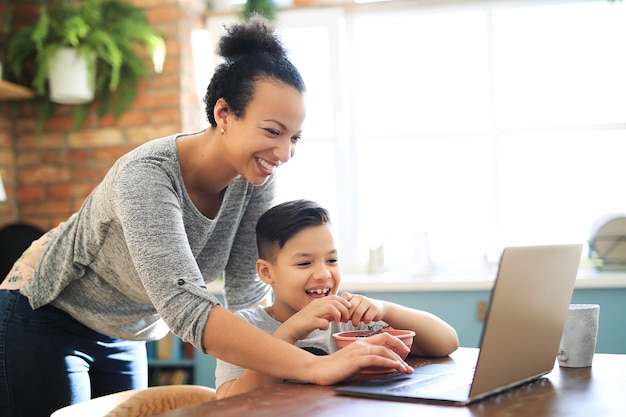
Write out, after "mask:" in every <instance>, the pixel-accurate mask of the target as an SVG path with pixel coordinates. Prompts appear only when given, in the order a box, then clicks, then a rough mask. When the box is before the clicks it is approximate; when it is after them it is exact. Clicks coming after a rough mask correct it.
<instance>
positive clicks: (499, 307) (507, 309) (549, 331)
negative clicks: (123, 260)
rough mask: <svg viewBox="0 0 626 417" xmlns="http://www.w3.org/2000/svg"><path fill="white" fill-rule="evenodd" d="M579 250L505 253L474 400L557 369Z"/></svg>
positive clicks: (573, 247)
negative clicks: (558, 353) (557, 359)
mask: <svg viewBox="0 0 626 417" xmlns="http://www.w3.org/2000/svg"><path fill="white" fill-rule="evenodd" d="M581 252H582V245H581V244H572V245H554V246H529V247H508V248H505V249H504V251H503V252H502V257H501V258H500V267H499V269H498V276H497V277H496V281H495V284H494V288H493V291H492V292H491V301H490V303H489V304H490V305H489V307H488V308H489V310H488V312H487V315H486V317H487V319H486V320H487V321H486V323H485V326H484V330H483V334H482V340H481V344H480V354H479V357H478V362H477V364H476V374H475V377H474V382H473V384H472V387H471V390H470V395H469V397H470V399H477V398H481V397H484V396H487V395H489V394H491V393H493V392H497V391H502V390H503V389H506V388H508V387H511V386H514V385H518V384H520V383H522V382H524V381H528V380H530V379H533V378H536V377H538V376H541V375H544V374H546V373H548V372H550V371H551V370H552V369H553V367H554V364H555V360H556V356H557V352H558V348H559V342H560V339H561V334H562V332H563V326H564V323H565V318H566V316H567V310H568V306H569V304H570V302H571V298H572V293H573V291H574V283H575V281H576V274H577V271H578V266H579V263H580V256H581ZM500 276H506V279H498V277H500ZM528 335H532V336H530V337H529V336H528ZM483 358H489V360H483Z"/></svg>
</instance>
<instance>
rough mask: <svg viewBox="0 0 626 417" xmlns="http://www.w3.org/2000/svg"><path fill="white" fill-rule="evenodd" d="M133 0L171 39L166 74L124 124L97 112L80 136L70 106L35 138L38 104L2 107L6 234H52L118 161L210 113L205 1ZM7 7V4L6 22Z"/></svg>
mask: <svg viewBox="0 0 626 417" xmlns="http://www.w3.org/2000/svg"><path fill="white" fill-rule="evenodd" d="M129 1H130V3H133V4H135V5H136V6H138V7H140V8H142V9H143V10H145V12H146V16H147V17H148V20H149V21H150V23H151V24H152V26H153V27H154V28H155V29H156V30H158V31H159V32H160V33H161V34H163V36H164V37H165V40H166V46H167V57H166V61H165V67H164V70H163V73H161V74H158V75H157V74H153V75H152V76H151V77H150V78H149V79H147V80H145V81H143V82H142V84H141V85H140V88H139V95H138V97H137V99H136V100H135V103H134V106H133V109H132V110H131V111H129V112H127V113H125V114H123V115H122V116H121V117H120V118H119V119H118V120H115V119H114V118H113V117H112V116H106V117H104V118H102V119H98V118H97V115H96V114H95V112H94V113H91V114H90V115H89V116H88V118H87V120H86V122H85V123H84V125H83V126H82V127H81V128H80V129H79V130H76V131H72V130H71V123H72V115H71V113H70V112H69V110H70V107H69V106H61V107H60V108H59V111H58V112H57V115H56V116H55V117H54V118H53V119H51V120H50V121H49V122H48V123H47V124H46V126H45V128H44V132H43V134H42V135H41V137H37V136H36V134H35V126H36V120H37V114H38V105H37V104H36V101H34V100H27V101H19V102H0V175H2V179H3V181H4V186H5V189H6V192H7V201H5V202H0V227H1V226H3V225H6V224H8V223H12V222H15V221H21V222H25V223H30V224H33V225H36V226H38V227H41V228H42V229H49V228H51V227H53V226H55V225H56V224H58V223H59V222H60V221H63V220H65V219H66V218H67V217H68V216H69V215H70V214H71V213H73V212H75V211H76V210H78V209H79V207H80V206H81V204H82V202H83V200H84V199H85V197H86V196H87V194H88V193H89V192H90V191H91V190H92V189H93V188H94V187H95V186H96V185H97V184H98V183H99V182H100V180H101V179H102V177H103V176H104V174H105V173H106V171H107V170H108V169H109V168H110V167H111V165H112V164H113V162H114V161H115V160H116V159H117V158H118V157H119V156H121V155H123V154H124V153H126V152H128V151H129V150H131V149H133V148H134V147H136V146H138V145H140V144H142V143H144V142H146V141H148V140H150V139H153V138H157V137H160V136H165V135H169V134H172V133H176V132H181V131H191V130H197V129H199V128H200V127H201V122H202V119H203V118H202V114H203V113H204V111H203V106H202V102H201V98H199V97H197V94H196V92H195V89H194V85H195V82H194V80H193V77H194V74H193V57H192V54H191V48H190V46H189V45H190V36H191V31H192V30H193V29H202V28H203V23H204V20H203V14H204V3H205V2H203V1H201V0H129ZM29 3H30V5H29ZM32 3H33V1H21V2H20V3H19V6H18V7H17V9H16V19H22V20H26V21H27V20H28V18H29V16H28V14H29V10H31V11H32ZM5 6H6V0H2V3H0V15H4V13H3V7H5ZM20 13H21V14H20ZM20 21H21V20H20ZM207 51H208V52H207V53H210V51H209V50H208V48H207ZM3 55H4V54H3ZM5 71H6V69H5Z"/></svg>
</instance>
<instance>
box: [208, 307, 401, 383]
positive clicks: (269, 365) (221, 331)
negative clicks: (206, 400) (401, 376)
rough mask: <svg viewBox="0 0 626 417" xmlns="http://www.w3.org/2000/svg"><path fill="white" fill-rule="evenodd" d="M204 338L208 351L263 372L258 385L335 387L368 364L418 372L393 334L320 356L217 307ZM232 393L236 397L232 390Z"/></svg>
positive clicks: (214, 309) (214, 308)
mask: <svg viewBox="0 0 626 417" xmlns="http://www.w3.org/2000/svg"><path fill="white" fill-rule="evenodd" d="M203 340H204V348H205V350H206V353H208V354H210V355H213V356H215V357H218V358H219V359H221V360H224V361H226V362H230V363H233V364H236V365H238V366H241V367H243V368H246V369H249V370H251V371H254V372H258V373H260V374H262V375H263V376H259V375H257V376H255V378H261V379H260V380H259V379H251V380H250V382H251V383H253V384H261V385H265V384H267V383H271V382H273V381H275V380H283V379H293V380H298V381H305V382H310V383H313V384H318V385H332V384H335V383H337V382H339V381H342V380H344V379H346V378H348V377H349V376H351V375H353V374H356V373H357V372H359V371H360V370H361V369H363V368H366V367H368V366H381V367H389V368H394V369H396V370H397V371H398V372H403V373H412V372H413V368H412V367H411V366H410V365H408V364H407V363H405V362H404V361H403V360H401V359H400V357H399V356H398V355H396V354H395V353H394V352H393V351H392V350H391V349H396V350H400V351H403V350H404V351H406V349H407V348H406V346H405V345H404V344H403V343H402V342H401V341H400V340H399V339H397V338H394V337H392V336H390V335H388V334H380V335H376V336H374V337H371V338H367V339H364V340H363V342H360V343H353V344H351V345H354V346H351V347H350V349H347V348H344V349H341V350H340V351H338V352H336V353H333V354H332V355H327V356H315V355H313V354H311V353H309V352H307V351H305V350H303V349H300V348H298V347H296V346H294V345H291V344H289V343H287V342H285V341H283V340H280V339H278V338H276V337H274V336H271V335H268V334H267V333H265V332H263V331H262V330H260V329H258V328H256V327H254V326H252V325H251V324H249V323H247V322H246V321H245V320H243V319H242V318H240V317H237V316H235V315H234V314H233V313H231V312H229V311H227V310H226V309H224V308H221V307H219V306H215V307H213V309H212V310H211V313H210V314H209V319H208V320H207V323H206V326H205V329H204V339H203ZM369 346H371V347H369ZM273 378H275V379H273ZM241 388H242V389H243V388H244V387H241ZM231 391H232V390H231ZM241 392H243V391H241ZM229 395H233V394H232V392H229Z"/></svg>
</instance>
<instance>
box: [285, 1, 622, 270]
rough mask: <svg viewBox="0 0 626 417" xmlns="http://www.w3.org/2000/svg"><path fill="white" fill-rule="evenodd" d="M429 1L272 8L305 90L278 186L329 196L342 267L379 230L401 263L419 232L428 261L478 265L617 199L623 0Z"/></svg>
mask: <svg viewBox="0 0 626 417" xmlns="http://www.w3.org/2000/svg"><path fill="white" fill-rule="evenodd" d="M440 3H442V2H437V1H423V2H419V3H418V4H413V5H411V4H406V3H404V4H394V3H393V2H388V3H383V4H379V5H367V6H361V7H348V8H345V9H341V8H322V9H316V13H315V14H311V10H307V9H305V10H302V11H289V13H287V12H281V14H280V15H279V16H280V19H279V21H278V24H279V27H281V28H284V34H285V38H286V39H288V40H287V44H288V45H289V46H290V47H291V49H292V50H293V51H298V53H300V52H303V51H304V52H305V53H300V54H294V56H293V57H292V58H293V60H294V63H295V64H296V65H297V66H298V68H300V69H301V71H302V73H303V76H304V78H305V81H306V82H307V85H308V88H309V91H310V92H311V94H310V95H308V96H307V100H308V102H307V106H308V111H309V116H308V119H307V124H306V125H305V134H304V139H303V141H302V144H301V145H299V150H298V154H297V155H296V157H295V158H294V159H293V161H292V162H290V163H289V164H287V165H285V166H283V167H281V168H280V171H281V172H280V173H279V187H280V199H281V200H284V199H288V198H298V197H306V198H311V199H314V200H317V201H319V202H320V203H322V204H324V205H326V206H327V207H328V208H329V209H330V210H331V212H332V214H333V219H334V223H335V226H336V227H337V232H338V238H339V245H340V247H339V249H340V254H341V259H342V264H343V266H344V271H345V272H359V271H365V270H366V268H367V264H368V255H369V249H370V246H375V245H379V244H381V243H382V244H384V248H385V257H386V262H387V267H388V268H389V269H390V270H394V271H398V272H405V273H414V272H416V271H415V269H414V267H415V264H414V262H415V260H416V259H415V253H416V246H418V245H422V246H423V238H424V236H425V234H427V236H428V244H429V245H428V246H429V252H430V257H431V260H432V262H433V266H434V271H435V272H436V273H442V274H446V273H454V274H456V273H463V274H465V273H481V272H484V266H485V264H484V262H485V259H487V260H491V261H494V260H495V259H496V258H497V256H498V255H499V252H500V250H501V249H502V247H504V246H507V245H524V244H543V243H561V242H572V241H574V242H585V241H586V240H587V238H588V237H589V236H588V235H589V232H590V229H591V227H592V225H593V223H594V221H595V220H596V219H598V218H600V217H602V216H604V215H605V214H608V213H614V212H626V193H624V192H622V191H621V189H622V188H623V186H622V184H621V183H622V182H623V179H624V178H626V164H625V163H624V158H625V155H626V75H625V74H626V48H625V47H624V45H623V39H626V24H624V22H626V4H623V3H621V2H617V3H614V4H609V3H608V2H604V1H600V0H596V1H579V0H578V1H569V2H568V1H547V0H533V1H526V2H510V1H489V2H479V1H476V2H458V3H457V4H454V3H455V2H444V3H447V4H444V5H441V4H440ZM329 87H330V88H329ZM420 239H421V240H420ZM420 242H421V243H420Z"/></svg>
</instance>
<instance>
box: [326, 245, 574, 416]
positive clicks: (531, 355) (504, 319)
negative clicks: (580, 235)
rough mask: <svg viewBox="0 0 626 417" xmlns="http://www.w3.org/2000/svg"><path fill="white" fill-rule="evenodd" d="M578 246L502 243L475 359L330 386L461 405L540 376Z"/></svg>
mask: <svg viewBox="0 0 626 417" xmlns="http://www.w3.org/2000/svg"><path fill="white" fill-rule="evenodd" d="M581 252H582V245H581V244H572V245H551V246H526V247H508V248H505V249H504V250H503V252H502V256H501V258H500V265H499V268H498V275H497V277H496V280H495V283H494V286H493V289H492V291H491V299H490V302H489V308H488V311H487V315H486V318H485V324H484V327H483V332H482V337H481V341H480V351H479V354H478V360H477V362H476V364H475V366H471V367H468V366H467V364H460V363H456V364H454V363H453V364H429V365H424V366H421V367H418V368H416V370H415V373H414V374H411V375H407V374H399V373H396V374H392V375H389V376H385V377H382V378H377V379H372V380H368V381H361V382H355V383H352V384H348V385H343V386H338V387H336V388H335V391H336V392H338V393H340V394H344V395H354V396H361V397H373V398H379V399H389V400H400V401H419V400H435V401H443V402H451V403H454V404H456V405H465V404H469V403H470V402H474V401H476V400H479V399H481V398H484V397H487V396H489V395H492V394H495V393H498V392H501V391H504V390H506V389H509V388H512V387H514V386H518V385H521V384H523V383H526V382H530V381H533V380H536V379H538V378H540V377H541V376H543V375H545V374H547V373H548V372H550V371H551V370H552V369H553V368H554V365H555V361H556V356H557V352H558V349H559V344H560V340H561V335H562V333H563V326H564V324H565V318H566V316H567V310H568V307H569V304H570V302H571V298H572V293H573V291H574V283H575V281H576V274H577V271H578V266H579V263H580V256H581Z"/></svg>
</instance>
